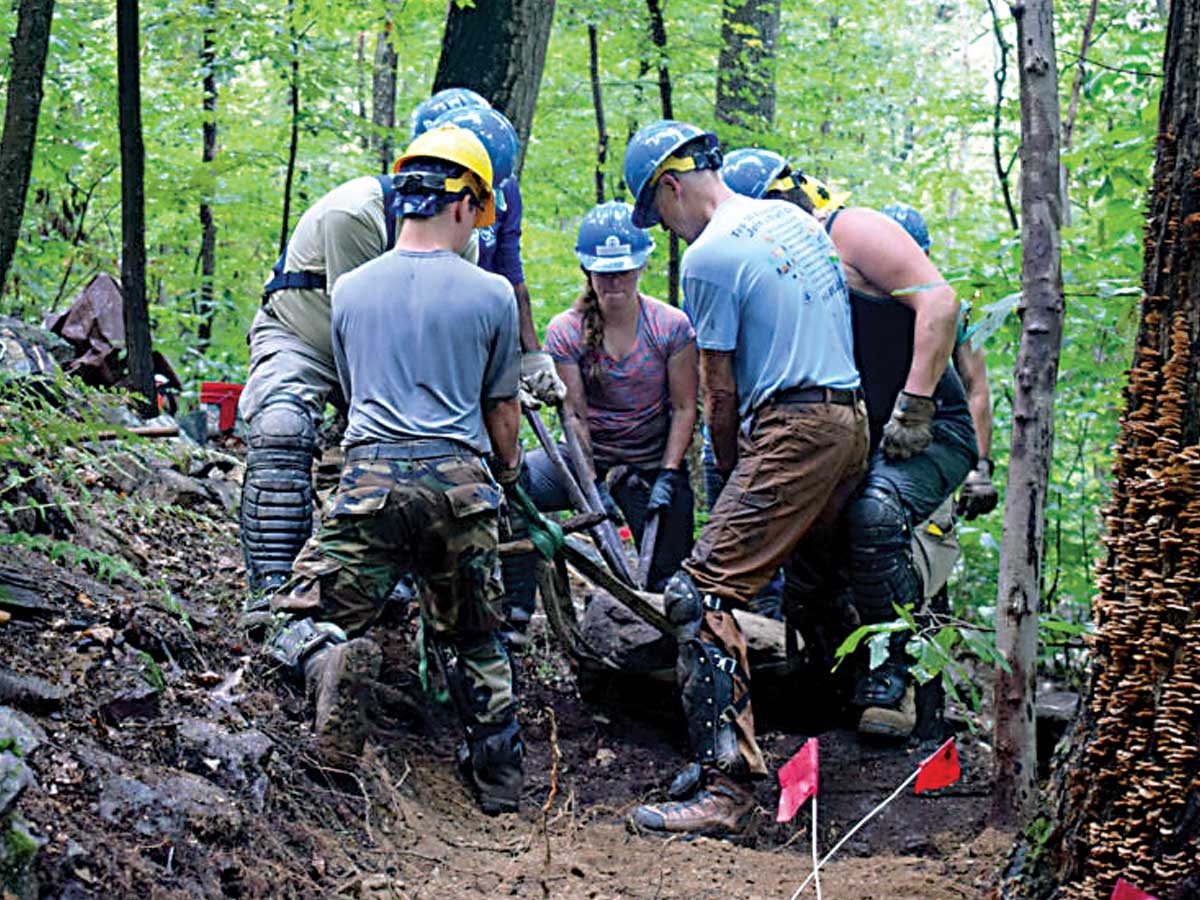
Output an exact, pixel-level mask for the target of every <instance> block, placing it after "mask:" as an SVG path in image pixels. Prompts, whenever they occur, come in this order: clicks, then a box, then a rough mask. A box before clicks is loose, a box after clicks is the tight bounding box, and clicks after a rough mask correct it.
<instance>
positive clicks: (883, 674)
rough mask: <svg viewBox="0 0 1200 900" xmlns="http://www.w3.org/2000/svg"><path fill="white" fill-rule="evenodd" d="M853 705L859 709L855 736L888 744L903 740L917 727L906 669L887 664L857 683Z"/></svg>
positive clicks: (912, 688)
mask: <svg viewBox="0 0 1200 900" xmlns="http://www.w3.org/2000/svg"><path fill="white" fill-rule="evenodd" d="M854 704H855V705H856V706H861V707H862V708H863V711H862V715H861V716H860V717H859V720H858V733H859V734H863V735H867V736H869V737H875V738H886V739H888V740H897V741H903V740H907V739H908V738H909V737H910V736H911V735H912V732H913V729H914V728H915V727H916V726H917V702H916V689H915V688H914V686H913V682H912V675H911V674H910V673H909V671H908V667H907V666H905V665H903V664H901V663H897V662H894V661H888V662H885V663H883V665H881V666H879V667H878V668H875V669H872V670H871V671H870V672H868V673H867V674H866V676H865V677H864V678H863V679H862V680H861V681H860V682H859V683H858V687H857V688H856V689H855V691H854Z"/></svg>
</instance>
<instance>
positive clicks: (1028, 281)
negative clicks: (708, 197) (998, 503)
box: [993, 0, 1063, 824]
mask: <svg viewBox="0 0 1200 900" xmlns="http://www.w3.org/2000/svg"><path fill="white" fill-rule="evenodd" d="M1012 12H1013V16H1014V17H1015V18H1016V20H1017V45H1018V50H1017V62H1018V66H1019V68H1020V73H1021V247H1022V260H1021V291H1022V299H1021V306H1020V314H1021V343H1020V349H1019V350H1018V353H1017V364H1016V370H1015V372H1014V373H1013V376H1014V377H1013V381H1014V390H1013V424H1012V447H1011V450H1010V456H1009V468H1008V490H1007V492H1006V497H1007V502H1006V503H1005V505H1004V537H1003V539H1002V542H1001V546H1000V578H999V592H998V597H997V601H996V649H997V650H998V651H999V653H1000V655H1001V657H1002V658H1003V659H1004V660H1005V661H1006V662H1007V664H1008V667H1007V669H1005V668H1003V667H997V670H996V692H995V710H996V728H995V747H996V770H995V777H996V785H995V791H994V793H993V815H994V818H995V819H996V820H997V821H998V822H1001V823H1007V824H1023V823H1024V822H1025V821H1026V820H1027V819H1028V818H1029V817H1030V816H1031V815H1032V814H1033V812H1034V809H1035V808H1036V804H1037V746H1036V717H1035V716H1034V711H1033V704H1034V677H1035V675H1036V673H1037V626H1038V608H1039V606H1040V593H1041V576H1042V538H1043V535H1044V532H1045V522H1044V513H1045V508H1046V490H1047V485H1048V483H1049V480H1050V461H1051V458H1052V454H1053V450H1054V385H1055V381H1056V380H1057V377H1058V357H1059V348H1060V345H1061V343H1062V320H1063V292H1062V260H1061V248H1060V243H1059V228H1060V223H1061V221H1062V210H1061V208H1060V205H1059V204H1060V193H1059V163H1058V157H1059V153H1058V150H1059V129H1060V127H1061V123H1062V118H1061V116H1060V114H1059V104H1058V66H1057V64H1056V62H1055V54H1054V22H1053V15H1054V6H1053V3H1052V2H1051V0H1028V2H1025V3H1015V4H1013V6H1012Z"/></svg>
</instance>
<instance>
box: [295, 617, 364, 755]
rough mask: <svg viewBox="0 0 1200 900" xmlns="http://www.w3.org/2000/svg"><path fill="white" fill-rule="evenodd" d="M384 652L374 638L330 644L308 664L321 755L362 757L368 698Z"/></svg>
mask: <svg viewBox="0 0 1200 900" xmlns="http://www.w3.org/2000/svg"><path fill="white" fill-rule="evenodd" d="M381 659H382V653H381V652H380V650H379V645H378V644H376V643H375V642H374V641H373V640H371V639H370V638H365V637H360V638H355V639H354V640H352V641H346V642H345V643H342V644H326V645H325V646H323V647H322V648H321V649H319V650H317V651H316V652H315V653H313V654H312V656H310V657H308V659H306V660H305V661H304V681H305V685H306V688H307V690H308V693H309V694H310V695H311V696H312V698H313V706H314V709H315V712H314V714H313V734H314V735H316V738H317V746H318V748H319V749H320V750H321V752H322V753H323V754H325V755H328V756H330V757H332V758H334V759H336V758H338V757H339V756H358V755H359V754H361V753H362V749H363V743H364V742H365V741H366V736H367V735H366V724H367V723H366V709H365V707H364V703H363V701H364V700H365V699H366V696H367V693H368V690H369V685H370V682H371V680H372V679H374V678H375V677H377V676H378V675H379V665H380V661H381Z"/></svg>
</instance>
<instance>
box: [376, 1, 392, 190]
mask: <svg viewBox="0 0 1200 900" xmlns="http://www.w3.org/2000/svg"><path fill="white" fill-rule="evenodd" d="M394 28H395V26H394V24H393V22H392V14H391V12H390V11H389V12H388V16H387V21H386V22H385V23H384V26H383V31H381V32H380V33H379V36H378V38H377V39H376V42H375V69H374V72H373V73H372V75H371V121H372V122H373V123H374V125H375V128H374V131H373V132H372V144H373V146H374V147H375V155H376V157H377V158H378V160H379V171H380V172H385V173H386V172H390V171H391V170H392V154H393V151H394V149H395V144H394V143H393V140H392V135H393V133H394V131H395V128H396V45H395V37H394V35H393V30H394Z"/></svg>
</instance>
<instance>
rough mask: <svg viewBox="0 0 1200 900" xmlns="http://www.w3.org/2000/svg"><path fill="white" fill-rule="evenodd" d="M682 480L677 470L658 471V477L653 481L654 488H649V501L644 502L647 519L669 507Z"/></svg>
mask: <svg viewBox="0 0 1200 900" xmlns="http://www.w3.org/2000/svg"><path fill="white" fill-rule="evenodd" d="M683 478H684V474H683V472H681V471H680V470H679V469H659V470H658V477H657V478H655V479H654V487H652V488H650V499H649V500H648V501H647V502H646V516H647V517H649V516H651V515H653V514H654V513H656V512H658V511H659V510H661V509H666V508H667V507H669V506H670V505H671V502H672V501H673V500H674V499H675V491H676V489H677V488H678V486H679V483H680V481H681V480H682V479H683Z"/></svg>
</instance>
